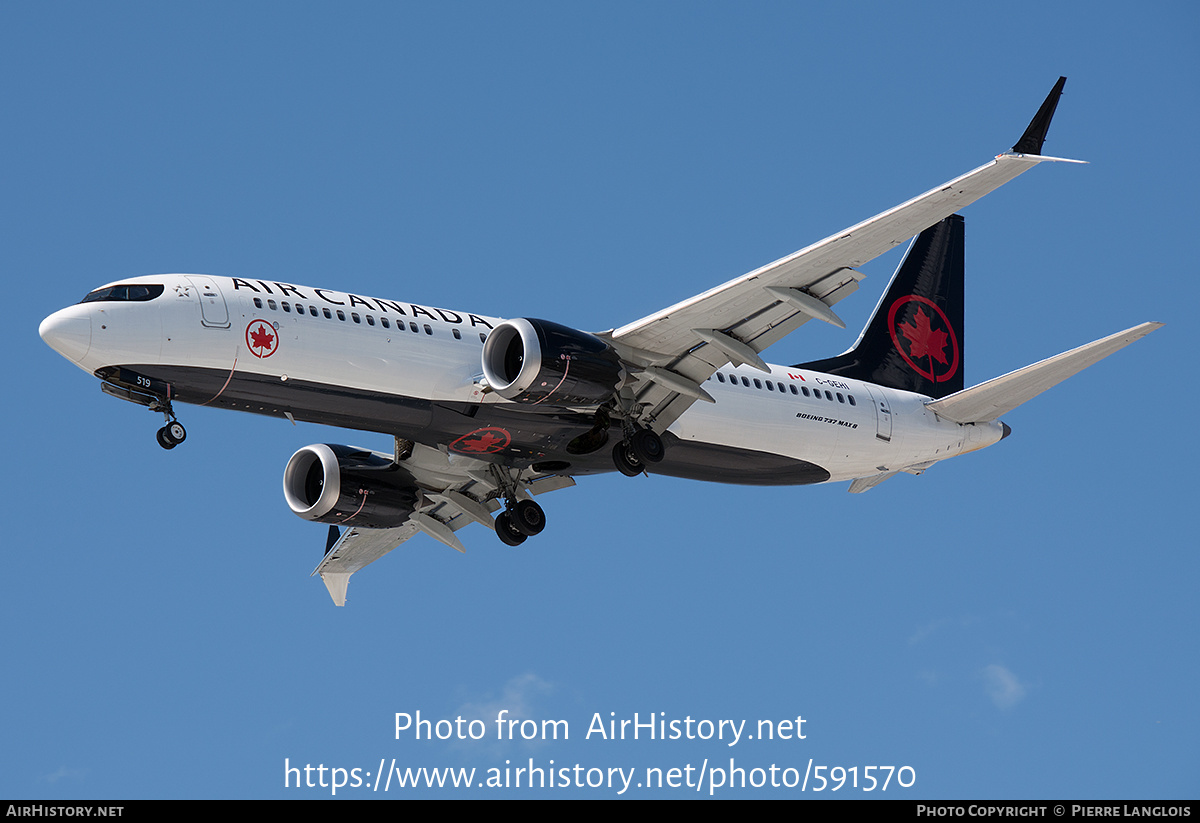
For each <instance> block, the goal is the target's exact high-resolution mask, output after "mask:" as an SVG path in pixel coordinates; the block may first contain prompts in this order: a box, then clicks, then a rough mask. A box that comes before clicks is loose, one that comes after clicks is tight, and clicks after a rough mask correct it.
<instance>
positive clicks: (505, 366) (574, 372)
mask: <svg viewBox="0 0 1200 823" xmlns="http://www.w3.org/2000/svg"><path fill="white" fill-rule="evenodd" d="M483 374H484V376H485V377H486V378H487V381H488V385H490V386H491V387H492V388H493V389H494V390H495V391H496V393H497V394H499V395H500V396H501V397H503V398H504V399H505V400H511V401H513V402H514V403H526V404H529V405H536V404H539V403H546V404H547V405H550V406H572V407H579V406H584V407H595V406H599V405H601V404H603V403H605V402H606V401H608V399H609V398H611V397H612V396H613V394H614V393H615V392H616V391H617V388H618V387H619V386H620V385H621V383H622V382H624V380H625V370H624V368H622V366H621V360H620V358H619V357H617V353H616V352H615V351H613V349H612V347H611V346H609V345H608V344H607V343H605V342H604V341H603V340H601V339H600V338H598V337H596V336H595V335H591V334H588V333H587V332H581V331H578V330H576V329H572V328H569V327H567V326H560V325H559V324H558V323H551V322H549V321H548V320H534V319H532V318H524V317H519V318H517V319H515V320H505V321H504V322H503V323H500V324H499V325H498V326H496V328H495V329H493V330H492V331H491V333H490V334H488V337H487V341H486V342H485V343H484V344H483Z"/></svg>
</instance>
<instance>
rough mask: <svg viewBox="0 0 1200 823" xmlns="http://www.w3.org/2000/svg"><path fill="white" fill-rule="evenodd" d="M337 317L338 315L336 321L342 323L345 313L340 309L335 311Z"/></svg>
mask: <svg viewBox="0 0 1200 823" xmlns="http://www.w3.org/2000/svg"><path fill="white" fill-rule="evenodd" d="M337 315H338V320H341V321H343V322H344V321H345V320H346V313H345V312H344V311H342V310H341V309H338V310H337Z"/></svg>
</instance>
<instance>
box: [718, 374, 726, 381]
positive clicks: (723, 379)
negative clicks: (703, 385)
mask: <svg viewBox="0 0 1200 823" xmlns="http://www.w3.org/2000/svg"><path fill="white" fill-rule="evenodd" d="M717 382H718V383H724V382H725V375H723V374H721V373H720V372H717Z"/></svg>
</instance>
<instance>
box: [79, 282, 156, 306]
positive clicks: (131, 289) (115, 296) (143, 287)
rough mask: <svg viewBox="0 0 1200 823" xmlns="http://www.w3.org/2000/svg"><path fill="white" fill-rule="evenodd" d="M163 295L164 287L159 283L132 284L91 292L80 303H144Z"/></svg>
mask: <svg viewBox="0 0 1200 823" xmlns="http://www.w3.org/2000/svg"><path fill="white" fill-rule="evenodd" d="M162 293H163V287H162V285H160V284H158V283H130V284H129V285H124V286H108V287H106V288H103V289H96V290H95V291H93V292H89V293H88V296H87V297H85V298H83V299H82V300H80V301H79V302H80V303H97V302H100V301H104V300H108V301H116V300H121V301H133V302H139V303H144V302H145V301H147V300H153V299H154V298H156V297H158V296H159V295H160V294H162Z"/></svg>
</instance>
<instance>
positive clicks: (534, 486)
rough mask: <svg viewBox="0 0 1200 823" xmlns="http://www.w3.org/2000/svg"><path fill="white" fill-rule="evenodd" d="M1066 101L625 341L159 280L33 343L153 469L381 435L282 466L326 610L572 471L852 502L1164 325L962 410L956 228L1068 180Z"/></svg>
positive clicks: (128, 285)
mask: <svg viewBox="0 0 1200 823" xmlns="http://www.w3.org/2000/svg"><path fill="white" fill-rule="evenodd" d="M1064 80H1065V78H1059V81H1058V83H1057V84H1056V85H1055V87H1054V89H1053V90H1052V91H1051V93H1050V95H1049V96H1048V97H1047V98H1046V101H1045V102H1044V103H1043V104H1042V107H1041V109H1039V111H1038V113H1037V115H1036V116H1035V117H1034V118H1033V121H1032V122H1031V123H1030V124H1029V127H1028V128H1027V129H1026V131H1025V133H1024V135H1022V137H1021V139H1020V140H1019V141H1018V142H1017V144H1016V145H1015V146H1013V149H1012V151H1011V152H1006V153H1004V154H1001V155H999V156H998V157H996V158H995V159H994V160H992V161H991V162H989V163H987V164H986V165H983V166H980V167H979V168H977V169H975V170H974V171H970V172H967V173H966V174H964V175H962V176H961V177H958V178H956V179H954V180H951V181H949V182H948V183H945V184H943V185H941V186H938V187H937V188H934V189H931V190H930V191H928V192H926V193H924V194H922V195H920V196H918V197H915V198H913V199H912V200H909V201H908V202H906V203H902V204H901V205H899V206H896V207H895V208H893V209H889V210H888V211H886V212H884V213H882V214H879V215H877V216H875V217H872V218H870V219H869V220H865V221H863V222H862V223H859V224H857V225H855V226H851V227H850V228H848V229H846V230H845V231H841V232H838V233H837V234H835V235H833V236H831V237H828V238H826V239H825V240H822V241H820V242H818V243H815V244H813V245H811V246H809V247H807V248H805V249H802V250H800V251H798V252H796V253H794V254H791V255H789V256H787V257H784V258H783V259H781V260H777V261H776V262H774V263H771V264H770V265H767V266H764V267H762V268H760V269H757V270H755V271H752V272H750V273H749V274H746V275H743V276H742V277H738V278H736V279H734V280H731V281H729V282H728V283H725V284H724V285H721V286H718V287H716V288H714V289H710V290H709V291H706V292H704V293H703V294H700V295H698V296H696V297H693V298H691V299H688V300H685V301H683V302H681V303H678V304H676V305H674V306H671V307H670V308H668V309H664V310H663V311H660V312H657V313H656V314H652V315H650V316H648V317H645V318H643V319H641V320H638V321H636V322H634V323H630V324H629V325H627V326H622V327H621V328H618V329H613V330H609V331H604V332H599V333H594V334H592V333H586V332H582V331H578V330H576V329H573V328H569V327H567V326H563V325H559V324H557V323H552V322H549V321H546V320H537V319H533V318H518V319H512V320H503V319H500V318H496V317H490V316H487V315H482V314H471V313H468V312H463V311H451V310H448V309H437V308H432V307H429V306H423V305H419V304H416V303H407V302H400V301H395V300H388V299H381V298H375V297H367V296H362V295H357V294H349V293H346V292H341V291H335V290H332V289H323V288H310V287H308V286H298V285H294V284H292V283H280V282H275V281H270V282H268V281H263V280H255V279H244V278H236V277H235V278H229V277H212V276H207V275H195V274H171V275H158V276H150V277H134V278H130V279H126V280H121V281H119V282H117V283H114V284H111V285H108V286H104V287H102V288H99V289H97V290H95V291H93V292H91V293H90V294H88V295H87V296H86V297H85V298H84V299H83V301H82V302H81V303H79V304H78V305H74V306H70V307H68V308H65V309H62V310H60V311H58V312H55V313H54V314H52V315H51V316H49V317H47V318H46V319H45V320H44V321H43V322H42V324H41V328H40V333H41V336H42V338H43V339H44V340H45V341H46V342H47V343H48V344H49V345H50V346H52V347H53V348H54V349H55V350H56V351H58V352H59V353H60V354H62V355H63V356H64V357H66V358H68V359H69V360H71V361H72V362H74V363H75V364H76V365H78V366H79V367H80V368H82V369H84V370H85V371H87V372H88V373H90V374H94V375H95V376H96V377H98V378H100V380H101V381H102V382H101V389H102V390H103V391H104V392H105V393H107V394H110V395H112V396H115V397H120V398H122V399H124V400H129V401H133V402H135V403H139V404H141V405H144V406H147V407H149V408H150V409H151V410H153V411H156V412H161V413H162V414H163V415H164V418H165V420H166V425H164V426H163V427H162V428H161V429H159V431H158V440H159V443H160V444H161V445H162V446H163V447H164V448H167V449H172V448H175V447H176V446H177V445H178V444H180V443H182V442H183V440H184V438H185V436H186V432H185V431H184V428H183V426H182V425H181V424H180V423H179V421H178V420H177V419H176V417H175V404H177V403H193V404H197V405H202V406H214V407H220V408H227V409H235V410H238V411H248V412H254V413H258V414H265V415H270V416H278V417H283V418H287V419H288V420H292V421H293V422H294V421H297V420H303V421H311V422H315V423H323V424H328V425H333V426H341V427H345V428H350V429H361V430H365V431H373V432H382V433H386V434H389V435H393V436H394V437H395V444H396V445H395V451H394V453H393V454H381V453H377V452H371V451H367V450H363V449H357V448H353V447H350V446H342V445H332V444H328V445H327V444H317V445H312V446H306V447H304V448H302V449H300V450H299V451H297V452H296V453H295V454H294V455H293V456H292V458H291V460H290V461H288V464H287V467H286V468H285V470H284V477H283V488H284V496H285V498H286V499H287V503H288V505H289V506H290V507H291V509H292V511H294V512H295V513H296V514H298V515H299V516H300V517H303V518H306V519H308V520H313V521H317V522H320V523H325V524H329V526H330V529H329V532H330V533H329V539H328V544H327V548H326V552H325V555H324V557H323V559H322V560H321V563H320V564H319V566H318V567H317V569H316V571H315V572H314V574H318V573H319V574H320V575H321V578H322V579H323V580H324V582H325V585H326V586H327V587H328V589H329V592H330V594H331V595H332V597H333V600H334V602H335V603H337V604H338V605H343V604H344V603H345V598H346V588H347V584H348V581H349V578H350V575H352V574H353V573H354V572H356V571H358V570H359V569H361V568H362V567H363V566H366V565H367V564H368V563H371V562H372V561H374V560H376V559H378V558H379V557H381V556H383V555H384V554H386V553H387V552H389V551H391V550H392V549H394V548H396V547H397V546H398V545H400V544H401V543H402V542H404V541H405V540H407V539H408V538H409V537H411V536H413V535H414V534H417V533H418V532H423V533H425V534H427V535H429V536H430V537H433V538H434V539H436V540H439V541H441V542H442V543H445V544H446V545H448V546H451V547H453V548H455V549H458V550H459V551H462V550H463V545H462V543H461V542H460V540H459V538H458V535H457V534H456V532H457V531H458V530H459V529H460V528H462V527H463V526H465V525H467V524H469V523H472V522H476V523H480V524H482V525H484V526H487V527H488V528H492V529H494V530H495V531H496V533H497V535H498V536H499V537H500V539H501V540H503V541H504V542H505V543H507V544H509V545H514V546H515V545H518V544H520V543H521V542H523V541H524V540H525V539H526V538H527V537H529V536H531V535H535V534H537V533H538V532H540V531H541V530H542V528H543V526H544V525H545V514H544V512H543V510H542V508H541V506H539V505H538V504H537V503H536V502H535V501H534V500H533V499H532V497H533V496H534V495H538V494H541V493H543V492H546V491H551V490H554V489H560V488H564V487H566V486H572V485H574V483H575V481H574V479H573V477H575V476H578V475H584V474H592V473H597V472H606V471H612V470H613V469H616V470H618V471H620V472H622V473H624V474H626V475H630V476H633V475H638V474H641V473H643V472H645V471H649V472H651V473H656V474H667V475H674V476H677V477H690V478H695V479H702V480H715V481H719V482H725V483H746V484H772V485H776V484H809V483H826V482H836V481H842V480H847V481H851V482H850V491H851V492H863V491H866V490H867V489H870V488H872V487H873V486H876V485H878V484H879V483H881V482H882V481H884V480H886V479H887V478H889V477H892V476H893V475H895V474H896V473H898V472H907V473H910V474H920V473H921V472H923V471H924V470H925V469H927V468H929V467H930V466H932V465H933V464H934V463H937V462H938V461H941V460H944V459H946V458H948V457H954V456H956V455H959V454H964V453H966V452H970V451H975V450H977V449H980V448H983V447H984V446H989V445H991V444H993V443H995V442H997V441H999V440H1000V439H1002V438H1004V437H1005V436H1007V435H1008V433H1009V429H1008V427H1007V426H1006V425H1005V424H1004V423H1001V422H1000V421H999V418H1000V416H1001V415H1003V414H1004V413H1006V412H1008V411H1009V410H1011V409H1013V408H1015V407H1016V406H1018V405H1020V404H1021V403H1024V402H1025V401H1026V400H1029V399H1030V398H1032V397H1034V396H1036V395H1037V394H1040V393H1041V392H1043V391H1045V390H1046V389H1048V388H1050V387H1051V386H1053V385H1055V384H1057V383H1059V382H1061V381H1062V380H1065V379H1066V378H1068V377H1070V376H1071V375H1073V374H1075V373H1077V372H1079V371H1080V370H1082V369H1084V368H1086V367H1087V366H1089V365H1091V364H1093V363H1095V362H1097V361H1098V360H1100V359H1102V358H1104V357H1106V356H1108V355H1109V354H1112V353H1113V352H1115V351H1117V350H1118V349H1121V348H1123V347H1124V346H1126V345H1128V344H1129V343H1132V342H1133V341H1134V340H1137V339H1139V338H1141V337H1143V336H1145V335H1146V334H1149V333H1150V332H1151V331H1153V330H1154V329H1156V328H1158V327H1159V325H1161V324H1158V323H1143V324H1142V325H1140V326H1135V327H1133V328H1131V329H1128V330H1126V331H1123V332H1119V333H1118V334H1115V335H1112V336H1111V337H1106V338H1104V339H1102V340H1097V341H1096V342H1093V343H1089V344H1088V345H1085V346H1082V347H1080V348H1078V349H1075V350H1073V351H1069V352H1066V353H1064V354H1060V355H1058V356H1056V357H1052V358H1050V359H1048V360H1044V361H1042V362H1040V363H1036V364H1034V365H1032V366H1027V367H1025V368H1023V369H1020V370H1018V371H1015V372H1012V373H1010V374H1007V375H1004V376H1003V377H998V378H996V379H994V380H989V381H987V382H985V383H982V384H979V385H977V386H973V387H971V388H964V384H963V276H964V262H963V260H964V254H963V222H962V218H961V217H959V216H958V215H957V214H955V212H957V211H958V210H960V209H962V208H963V207H965V206H966V205H968V204H969V203H972V202H974V201H975V200H977V199H978V198H980V197H982V196H983V195H985V194H987V193H988V192H990V191H992V190H994V189H996V188H998V187H999V186H1001V185H1003V184H1005V183H1007V182H1008V181H1010V180H1012V179H1013V178H1014V177H1016V176H1017V175H1019V174H1021V173H1022V172H1024V171H1026V170H1028V169H1030V168H1032V167H1033V166H1035V165H1037V164H1039V163H1042V162H1044V161H1048V160H1059V159H1060V158H1052V157H1043V156H1042V155H1041V149H1042V144H1043V141H1044V139H1045V136H1046V131H1047V129H1048V128H1049V124H1050V119H1051V117H1052V116H1053V114H1054V109H1055V107H1056V105H1057V103H1058V99H1059V96H1060V95H1061V92H1062V87H1063V83H1064ZM1066 162H1078V161H1066ZM914 236H916V239H915V240H914V241H913V243H912V245H911V246H910V248H909V250H908V253H907V255H906V256H905V258H904V261H903V262H902V263H901V264H900V267H899V268H898V269H897V271H896V274H895V275H894V276H893V278H892V281H891V283H890V284H889V286H888V288H887V290H886V292H885V294H884V295H883V297H882V298H881V300H880V302H879V304H878V306H877V307H876V309H875V312H874V315H873V316H872V317H871V319H870V321H869V322H868V324H867V326H866V328H865V329H864V330H863V333H862V334H861V335H860V337H859V339H858V341H857V342H856V343H855V345H854V346H853V347H852V348H851V349H850V350H849V351H847V352H845V353H844V354H841V355H839V356H837V357H832V358H829V359H825V360H819V361H813V362H809V363H802V364H798V365H794V366H773V365H770V364H768V363H766V362H764V361H763V360H762V358H761V357H760V352H762V351H763V350H764V349H766V348H767V347H768V346H770V345H771V344H772V343H774V342H776V341H777V340H779V339H780V338H782V337H783V336H784V335H786V334H789V333H791V332H793V331H795V330H796V329H798V328H799V327H800V326H802V325H804V324H805V323H807V322H808V321H809V320H819V321H822V322H825V323H832V324H834V325H836V326H839V327H842V328H845V324H844V323H843V322H842V321H841V320H840V319H839V318H838V316H837V314H835V313H834V310H833V306H834V305H835V304H836V303H838V301H840V300H842V299H843V298H845V297H846V296H848V295H849V294H851V293H852V292H854V291H855V290H856V289H857V288H858V283H859V280H861V279H862V275H861V273H860V272H859V271H858V267H859V266H861V265H862V264H863V263H865V262H867V261H868V260H871V259H873V258H875V257H877V256H879V255H880V254H882V253H884V252H885V251H888V250H889V249H891V248H893V247H895V246H897V245H899V244H901V243H903V242H905V241H906V240H908V239H909V238H912V237H914ZM501 509H503V510H502V511H501ZM497 511H499V514H495V513H496V512H497Z"/></svg>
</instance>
